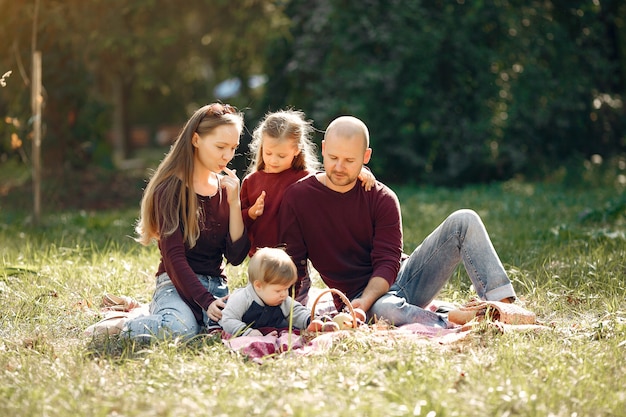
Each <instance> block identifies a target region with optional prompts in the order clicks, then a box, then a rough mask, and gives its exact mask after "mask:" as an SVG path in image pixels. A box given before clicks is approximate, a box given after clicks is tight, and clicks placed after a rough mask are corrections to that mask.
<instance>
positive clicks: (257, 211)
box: [248, 191, 265, 220]
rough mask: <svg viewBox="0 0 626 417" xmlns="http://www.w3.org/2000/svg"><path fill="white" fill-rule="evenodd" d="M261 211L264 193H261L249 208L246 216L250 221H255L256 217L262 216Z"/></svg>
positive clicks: (263, 203) (263, 205)
mask: <svg viewBox="0 0 626 417" xmlns="http://www.w3.org/2000/svg"><path fill="white" fill-rule="evenodd" d="M263 210H265V191H262V192H261V195H260V196H259V198H257V199H256V201H255V202H254V204H253V205H252V206H250V208H249V209H248V216H250V218H251V219H252V220H256V219H257V217H259V216H261V215H263Z"/></svg>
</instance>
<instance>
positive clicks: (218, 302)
mask: <svg viewBox="0 0 626 417" xmlns="http://www.w3.org/2000/svg"><path fill="white" fill-rule="evenodd" d="M226 298H228V296H226V297H223V298H216V299H215V301H213V302H212V303H211V304H209V308H207V310H206V314H207V316H209V318H210V319H211V320H213V321H220V319H221V318H222V310H223V309H224V307H226V301H225V300H226Z"/></svg>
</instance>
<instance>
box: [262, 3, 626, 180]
mask: <svg viewBox="0 0 626 417" xmlns="http://www.w3.org/2000/svg"><path fill="white" fill-rule="evenodd" d="M561 3H563V4H557V3H556V2H552V1H549V0H544V1H521V0H520V1H513V0H511V1H507V0H487V1H471V2H464V1H458V2H450V1H444V0H439V1H433V2H416V1H409V0H392V1H382V0H363V1H356V0H317V1H313V2H311V1H302V0H296V1H292V2H290V3H289V7H288V8H287V11H286V13H287V15H288V16H289V17H290V18H291V22H292V24H291V33H290V37H282V38H279V39H276V40H275V41H274V43H273V47H272V48H271V50H270V51H269V55H268V56H269V58H268V60H267V61H268V63H269V65H268V69H267V73H268V74H269V75H270V84H269V85H268V97H267V103H268V106H273V107H277V106H280V103H281V101H282V100H285V98H286V100H287V101H288V102H289V103H290V104H292V105H295V106H296V107H299V108H301V109H303V110H304V111H306V112H307V113H308V114H309V115H310V116H312V117H313V119H314V120H315V121H316V122H317V124H318V126H322V127H323V126H325V125H326V124H327V123H328V121H329V120H330V119H332V118H334V117H335V116H337V115H339V114H343V113H350V114H354V115H355V116H357V117H361V118H363V119H364V120H365V121H366V122H367V123H368V125H369V127H370V129H371V134H372V143H373V146H374V148H375V155H376V156H375V157H374V158H373V162H372V163H373V168H374V171H375V172H376V173H377V175H380V177H381V178H384V179H387V180H389V181H398V182H404V181H407V180H408V181H416V182H417V181H420V182H431V183H448V184H462V183H464V182H468V181H469V182H476V181H488V180H494V179H506V178H510V177H511V176H512V175H514V174H519V173H522V174H526V175H529V176H533V175H536V174H537V173H538V172H539V173H541V174H544V173H545V172H546V171H547V170H549V169H551V168H554V161H564V160H566V159H567V158H568V157H573V156H576V155H584V156H589V155H590V154H592V153H594V152H608V150H609V149H610V150H613V151H617V152H623V151H624V147H625V144H624V142H623V140H621V139H620V138H622V137H623V134H624V130H623V129H624V127H623V123H620V122H619V120H623V118H624V108H623V106H621V105H619V106H616V107H613V108H609V106H601V107H602V109H603V110H602V113H600V112H598V111H596V110H594V108H593V106H594V103H597V101H598V100H603V97H604V98H606V97H607V96H606V95H607V94H608V97H609V98H612V100H613V101H614V102H617V103H619V100H617V97H616V95H615V94H621V91H616V90H615V89H614V87H612V85H615V84H614V82H612V80H614V79H615V78H616V77H617V76H618V74H619V70H618V62H617V60H616V59H615V57H614V56H612V54H611V47H610V43H611V42H610V37H608V36H607V33H606V29H607V22H611V24H609V25H608V26H609V27H610V26H611V25H613V24H617V23H618V22H620V20H619V19H618V18H617V15H616V12H615V10H613V9H618V10H617V11H618V12H619V11H621V13H622V18H623V15H624V8H623V7H622V8H617V7H616V6H615V3H611V2H609V3H610V4H609V5H608V6H611V4H612V5H613V6H612V9H610V10H613V11H612V12H610V13H609V12H608V10H609V9H607V8H606V7H607V6H605V2H603V3H602V6H601V5H600V4H593V3H590V2H586V1H579V2H561ZM565 3H567V4H565ZM595 105H597V104H595ZM598 135H599V136H601V137H606V138H607V139H606V140H603V141H597V140H595V137H597V136H598Z"/></svg>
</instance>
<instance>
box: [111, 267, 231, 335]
mask: <svg viewBox="0 0 626 417" xmlns="http://www.w3.org/2000/svg"><path fill="white" fill-rule="evenodd" d="M198 279H199V280H200V282H201V283H202V285H204V287H205V288H206V289H207V290H208V291H209V292H210V293H211V294H213V296H214V297H215V298H220V297H224V296H226V295H228V285H226V281H225V280H224V279H223V278H221V277H209V276H206V275H198ZM208 323H209V319H208V316H207V314H206V311H205V312H204V325H206V324H208ZM202 328H203V325H201V324H199V323H198V322H197V321H196V317H195V316H194V315H193V311H192V310H191V308H189V306H188V305H187V303H185V301H183V299H182V298H180V295H179V294H178V291H177V290H176V288H175V287H174V284H172V281H171V280H170V277H169V276H168V275H167V274H166V273H164V274H161V275H159V276H158V277H157V279H156V288H155V290H154V295H153V297H152V301H151V302H150V315H148V316H140V317H136V318H133V319H131V320H129V321H128V322H126V324H125V326H124V330H123V331H122V334H123V335H125V336H126V337H129V338H131V339H133V340H136V341H139V342H149V341H151V340H155V339H156V340H163V339H166V338H177V337H181V338H183V339H189V338H191V337H193V336H195V335H197V334H198V333H199V332H200V331H201V330H202Z"/></svg>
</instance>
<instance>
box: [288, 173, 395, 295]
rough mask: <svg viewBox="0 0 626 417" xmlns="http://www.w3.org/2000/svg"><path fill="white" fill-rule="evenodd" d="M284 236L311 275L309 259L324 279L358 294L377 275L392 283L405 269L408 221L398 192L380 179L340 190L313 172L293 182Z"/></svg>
mask: <svg viewBox="0 0 626 417" xmlns="http://www.w3.org/2000/svg"><path fill="white" fill-rule="evenodd" d="M279 226H280V233H279V236H280V240H281V242H284V243H286V244H287V252H288V253H289V255H291V257H292V258H293V260H294V262H295V263H296V266H297V267H298V278H299V279H300V280H301V281H302V279H303V278H304V277H306V275H307V262H306V261H307V259H310V260H311V262H312V264H313V267H314V268H315V269H316V270H317V271H318V272H319V273H320V275H321V277H322V279H323V280H324V283H325V284H326V285H328V287H330V288H336V289H339V290H341V291H342V292H343V293H345V294H346V295H347V296H348V298H350V299H352V298H354V297H355V296H356V295H357V294H358V293H359V292H360V291H362V290H363V289H364V288H365V287H366V286H367V284H368V282H369V280H370V278H371V277H373V276H378V277H382V278H384V279H386V280H387V282H389V284H390V285H391V284H392V283H393V282H394V281H395V279H396V277H397V275H398V270H399V268H400V257H401V255H402V220H401V217H400V203H399V201H398V198H397V196H396V195H395V193H394V192H393V191H392V190H391V189H389V188H388V187H386V186H385V185H383V184H381V183H380V182H376V185H375V187H374V188H372V190H370V191H365V190H364V189H363V187H362V186H361V182H360V181H357V184H356V185H355V186H354V188H353V189H352V190H350V191H348V192H346V193H338V192H336V191H333V190H331V189H329V188H327V187H326V186H324V185H322V184H321V183H320V182H319V181H318V180H317V178H315V176H310V177H308V178H305V179H303V180H302V181H299V182H297V183H295V184H294V185H292V186H290V187H289V188H288V189H287V190H286V191H285V195H284V197H283V202H282V205H281V209H280V223H279Z"/></svg>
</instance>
